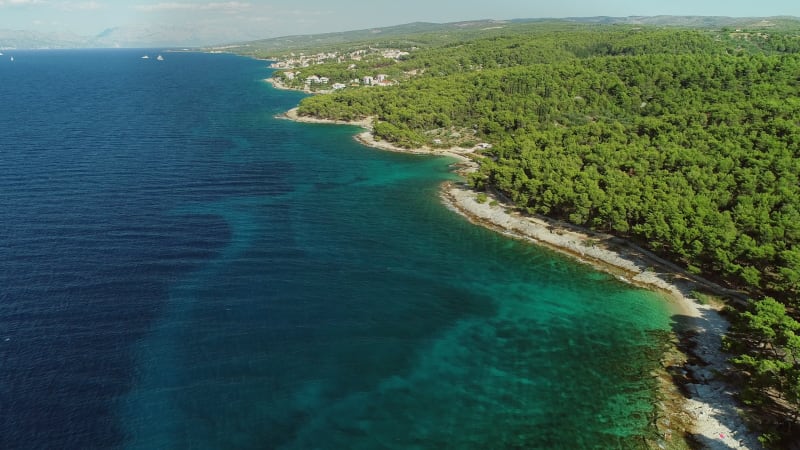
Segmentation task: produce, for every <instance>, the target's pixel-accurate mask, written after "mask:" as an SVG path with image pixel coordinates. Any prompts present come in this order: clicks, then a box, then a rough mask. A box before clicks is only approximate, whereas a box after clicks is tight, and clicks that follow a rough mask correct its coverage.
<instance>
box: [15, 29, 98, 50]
mask: <svg viewBox="0 0 800 450" xmlns="http://www.w3.org/2000/svg"><path fill="white" fill-rule="evenodd" d="M85 44H86V38H85V37H82V36H78V35H76V34H72V33H40V32H36V31H25V30H0V49H3V50H6V49H18V48H78V47H83V46H85Z"/></svg>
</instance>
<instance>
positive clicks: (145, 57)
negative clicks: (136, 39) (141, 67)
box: [142, 55, 150, 59]
mask: <svg viewBox="0 0 800 450" xmlns="http://www.w3.org/2000/svg"><path fill="white" fill-rule="evenodd" d="M142 59H150V57H149V56H147V55H144V56H142Z"/></svg>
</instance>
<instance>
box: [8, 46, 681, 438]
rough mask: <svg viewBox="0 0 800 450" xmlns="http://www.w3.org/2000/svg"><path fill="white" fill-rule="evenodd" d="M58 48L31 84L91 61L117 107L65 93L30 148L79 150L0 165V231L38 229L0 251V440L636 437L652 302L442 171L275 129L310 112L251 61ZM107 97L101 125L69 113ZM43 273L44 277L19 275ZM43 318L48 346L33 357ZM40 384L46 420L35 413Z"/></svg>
mask: <svg viewBox="0 0 800 450" xmlns="http://www.w3.org/2000/svg"><path fill="white" fill-rule="evenodd" d="M55 55H56V56H51V57H50V58H49V59H47V62H41V63H40V64H41V66H42V67H38V68H37V67H31V68H29V69H28V70H29V71H30V72H29V73H27V74H26V77H27V78H26V79H29V77H30V76H31V73H34V74H39V76H40V77H41V78H42V80H39V82H40V83H44V82H45V81H49V82H50V83H56V84H57V83H63V80H64V79H67V80H69V79H73V78H74V79H75V80H76V81H75V83H76V86H77V87H75V89H80V86H81V84H80V83H81V82H85V81H81V80H85V79H86V77H87V76H89V75H87V74H86V73H84V72H85V71H86V67H102V68H103V70H100V72H101V74H102V75H101V74H98V75H97V76H96V80H95V81H96V82H97V83H101V85H102V86H101V87H102V89H105V91H107V92H105V95H103V96H99V95H98V99H97V100H96V101H97V102H98V103H97V104H94V103H93V102H92V101H91V99H86V98H83V97H81V102H86V105H77V106H76V105H72V104H70V102H69V101H67V103H66V104H70V106H71V107H75V108H78V107H80V108H79V109H78V113H73V114H71V115H67V116H65V117H62V118H61V119H59V121H53V120H47V118H46V117H43V118H38V119H37V117H36V113H34V112H30V113H28V114H30V115H31V117H30V118H29V119H30V121H29V122H28V123H32V124H38V125H37V126H39V127H42V129H36V130H34V131H32V132H31V133H32V134H31V135H32V136H43V135H44V134H45V133H49V134H55V133H56V131H58V130H61V131H62V132H63V130H67V131H66V133H67V135H68V136H70V137H71V138H70V139H60V140H59V139H47V140H46V141H47V142H46V145H45V143H42V144H41V145H34V144H35V143H36V142H38V141H40V140H42V139H28V140H26V141H25V142H27V144H26V145H27V146H31V148H27V147H25V148H22V147H21V146H20V148H18V149H16V150H17V151H16V154H17V155H20V152H22V156H19V157H16V158H10V159H6V160H5V162H3V163H2V164H3V167H2V168H3V170H4V171H7V172H4V173H14V174H15V175H14V176H13V177H5V180H6V183H5V186H4V189H5V192H9V191H10V192H19V195H18V196H17V197H15V196H13V195H12V196H8V197H6V199H5V200H4V202H12V201H14V202H16V203H14V204H13V205H11V204H3V205H0V206H3V207H4V208H2V210H3V211H4V212H3V213H0V214H4V216H3V217H2V218H3V219H5V220H6V222H5V223H12V224H14V223H16V224H18V225H19V227H18V228H19V229H25V230H27V229H29V228H30V225H28V228H24V227H23V226H22V225H23V224H30V223H34V222H35V223H36V224H35V225H33V227H34V231H31V235H27V234H25V233H26V232H24V231H16V232H14V233H11V232H5V234H3V235H2V236H0V237H2V239H3V241H2V242H3V243H4V247H3V249H4V251H6V252H8V253H9V256H10V258H4V260H5V261H7V262H5V263H2V264H4V265H3V266H2V268H3V270H4V271H5V272H4V273H5V274H9V275H11V278H10V279H11V280H12V281H11V283H10V284H9V286H10V287H9V288H7V289H6V291H5V293H6V295H4V298H3V300H4V303H3V306H2V309H0V319H2V322H0V325H2V326H3V328H0V335H2V336H8V337H9V338H11V341H10V342H11V343H14V345H13V346H11V344H0V349H2V351H3V352H4V355H3V356H5V359H4V361H6V367H5V369H6V370H5V372H4V374H3V375H0V377H4V378H3V379H4V380H7V381H8V380H11V381H12V382H16V383H17V385H18V386H22V385H23V382H22V381H19V380H22V379H23V378H24V377H25V374H28V378H27V380H28V381H27V382H26V383H27V384H25V386H27V387H26V389H25V390H24V393H22V390H17V389H5V390H0V394H1V395H3V396H4V397H3V400H4V401H3V403H2V404H3V405H14V406H15V409H14V411H15V412H14V413H12V414H7V415H6V418H4V419H3V422H0V426H2V429H0V431H4V432H6V433H5V434H3V436H4V437H3V438H0V439H6V442H5V443H6V444H14V443H21V442H25V441H24V439H25V436H30V434H29V433H30V432H31V431H32V430H41V429H43V428H45V429H49V430H51V432H49V433H45V435H44V436H43V437H41V438H37V439H40V441H38V442H37V444H42V445H43V446H47V444H48V443H49V444H52V443H55V442H58V443H59V444H60V447H61V448H92V447H96V448H108V447H118V448H132V449H151V448H198V449H200V448H208V449H218V448H262V449H263V448H276V449H314V448H320V449H344V448H347V449H362V448H363V449H380V448H392V449H416V448H418V449H434V448H435V449H439V448H443V449H444V448H448V449H470V448H474V449H487V448H502V449H505V448H569V449H576V448H637V447H640V446H642V445H643V442H644V441H643V439H644V438H645V437H648V436H650V433H651V431H650V430H648V429H647V423H648V420H649V418H650V417H651V415H652V412H653V406H652V404H653V395H654V388H655V385H654V383H653V381H652V377H651V376H650V372H651V370H652V369H653V367H654V366H655V364H656V363H657V361H658V358H659V357H660V354H659V352H658V349H659V348H661V342H662V339H663V337H664V335H665V333H666V332H668V330H669V328H670V311H669V310H668V308H667V305H666V303H665V302H664V301H663V299H662V298H660V297H659V296H658V295H656V294H653V293H649V292H646V291H642V290H638V289H633V288H631V287H630V286H627V285H624V284H621V283H619V282H618V281H617V280H615V279H613V277H611V276H608V275H605V274H600V273H597V272H595V271H593V270H592V269H591V268H589V267H586V266H583V265H580V264H576V263H574V262H572V261H570V260H567V259H565V258H562V257H560V256H558V255H556V254H553V253H552V252H550V251H547V250H543V249H539V248H536V247H534V246H531V245H528V244H525V243H521V242H517V241H514V240H510V239H508V238H505V237H503V236H500V235H498V234H496V233H493V232H491V231H488V230H485V229H482V228H480V227H477V226H474V225H472V224H470V223H469V222H467V221H466V220H465V219H463V218H462V217H460V216H458V215H457V214H455V213H453V212H451V211H449V210H447V209H446V208H445V207H443V206H442V204H441V202H440V200H439V198H438V192H439V186H440V184H441V183H442V182H443V181H444V180H451V179H454V177H455V176H454V175H453V174H452V173H451V172H450V168H449V164H450V163H452V161H450V160H448V159H445V158H433V157H421V156H412V155H402V154H394V153H385V152H380V151H377V150H373V149H369V148H365V147H363V146H361V145H359V144H358V143H356V142H355V141H354V140H353V139H352V135H353V134H354V133H355V132H356V131H357V129H355V128H353V127H343V126H328V125H308V124H297V123H293V122H289V121H285V120H279V119H275V118H274V117H273V116H274V115H275V114H277V113H279V112H282V111H285V110H286V109H288V108H290V107H291V106H293V105H295V104H296V103H297V102H298V101H299V100H300V98H302V96H301V95H299V94H297V93H291V92H281V91H276V90H273V89H272V88H270V87H269V86H268V85H266V84H265V83H263V81H261V79H262V78H266V77H267V76H268V75H269V71H268V70H267V69H265V68H264V63H263V62H258V61H253V60H248V59H243V58H237V57H233V56H228V55H203V54H169V55H167V58H166V61H164V63H165V64H163V65H161V66H156V65H149V66H141V64H144V62H143V61H141V60H139V59H138V56H140V55H138V54H133V53H132V52H85V53H79V54H78V55H79V57H80V59H81V63H80V64H78V63H75V62H74V60H75V58H76V56H75V54H74V53H72V54H70V56H69V58H66V57H65V58H63V59H58V55H61V54H60V53H57V52H55ZM34 56H35V55H34ZM34 56H32V57H31V58H34ZM16 60H17V61H23V62H24V61H26V58H20V57H17V58H16ZM153 63H155V62H154V61H153ZM31 64H32V63H31ZM136 64H139V65H136ZM53 68H57V71H56V70H53ZM45 69H48V70H45ZM3 70H6V69H3ZM132 70H135V71H140V72H137V74H138V75H137V76H135V77H132V76H128V77H126V82H125V83H119V82H109V81H108V80H109V79H111V80H113V79H115V78H114V77H115V76H116V77H117V78H116V79H119V77H121V76H123V75H124V74H130V72H131V71H132ZM73 72H74V74H73ZM109 72H110V73H109ZM56 73H58V74H59V75H58V76H56V75H55V74H56ZM91 73H93V72H91V71H90V74H91ZM48 74H51V75H48ZM48 77H49V78H48ZM58 80H62V81H58ZM93 80H94V79H93ZM103 80H105V81H103ZM56 87H58V88H59V89H60V90H61V91H63V90H64V89H65V88H64V87H63V86H56ZM16 88H17V89H22V88H21V87H19V86H16ZM54 89H55V88H54ZM95 89H97V86H96V85H95ZM109 93H110V94H112V95H111V97H109V96H108V94H109ZM43 98H44V97H43ZM108 98H117V99H118V100H117V101H115V102H111V105H110V106H109V105H106V106H105V108H106V109H109V111H107V112H106V113H104V114H99V113H98V114H96V113H94V112H92V113H86V114H81V113H80V111H92V108H95V110H96V109H97V108H100V106H98V105H100V102H101V101H103V100H102V99H108ZM29 101H33V100H30V99H29ZM50 101H51V102H52V98H51V99H50ZM57 110H58V108H54V111H57ZM97 117H101V118H102V121H101V122H97ZM91 118H94V119H95V122H91V125H89V122H88V121H89V120H90V119H91ZM37 120H38V121H37ZM98 123H99V124H100V125H98ZM98 126H99V127H101V128H102V129H103V130H105V131H104V132H101V131H100V130H96V129H95V128H94V127H98ZM49 127H56V128H57V129H55V130H53V129H50V128H49ZM75 130H78V131H75ZM108 130H115V133H111V132H109V131H108ZM120 130H121V131H120ZM18 133H19V134H20V135H21V136H22V135H23V134H24V133H23V132H22V131H18ZM120 133H121V134H120ZM73 135H74V136H73ZM72 137H74V139H72ZM20 139H21V138H20ZM14 142H17V143H19V142H20V140H19V139H18V140H16V141H14ZM60 143H63V144H62V145H61V146H59V144H60ZM16 145H18V146H19V144H16ZM75 155H79V157H77V158H76V156H75ZM67 156H69V158H67ZM32 158H39V159H38V160H37V161H39V162H43V161H51V162H52V161H58V164H51V166H50V167H49V168H48V169H47V170H46V171H45V170H43V169H41V167H40V166H37V165H35V164H34V163H33V162H31V161H32ZM65 161H67V162H66V163H65ZM70 161H71V162H70ZM40 173H41V174H40ZM9 180H11V181H9ZM31 192H33V193H34V194H31ZM9 198H17V200H8V199H9ZM53 199H55V200H53ZM87 199H88V200H89V201H87ZM31 205H32V206H31ZM12 206H14V207H16V208H12ZM26 208H27V209H26ZM43 211H45V212H47V214H48V215H47V216H45V217H47V218H48V220H44V221H43V220H41V217H42V212H43ZM37 218H38V219H39V220H35V219H37ZM50 219H52V220H50ZM67 219H69V220H71V221H73V222H74V223H75V225H65V220H67ZM15 221H16V222H15ZM70 223H72V222H70ZM42 236H45V237H47V236H49V238H46V239H49V241H48V242H49V243H48V242H42V243H39V242H38V241H37V239H43V238H42ZM53 243H55V250H54V251H51V250H52V249H53V248H54V244H53ZM25 251H27V252H28V253H30V254H37V255H45V254H48V253H51V254H56V255H59V258H60V259H58V260H57V261H53V260H52V258H42V259H41V260H36V261H34V262H31V261H32V260H31V259H30V258H26V257H25V256H24V252H25ZM87 255H88V256H87ZM8 261H11V262H8ZM15 261H16V262H15ZM37 264H38V266H36V265H37ZM109 267H110V268H109ZM34 269H35V270H38V271H39V272H37V273H42V274H46V275H43V276H42V277H41V278H38V279H34V280H32V279H31V276H30V275H29V274H30V272H27V273H28V275H24V274H23V273H24V272H25V271H26V270H27V271H30V270H34ZM62 275H63V276H62ZM33 282H38V283H40V284H42V287H41V289H40V291H36V292H35V293H34V294H32V293H31V292H32V291H31V289H34V290H35V289H36V288H32V287H31V283H33ZM45 285H46V286H45ZM20 311H23V312H20ZM64 311H67V312H69V314H64ZM43 317H46V320H48V321H52V322H53V323H54V324H57V326H58V332H57V336H58V339H56V338H53V339H50V340H46V341H42V334H43V333H47V332H48V330H49V328H45V329H43V328H41V327H40V326H39V325H37V324H41V323H42V321H43V320H45V319H43ZM47 323H50V322H47ZM26 333H28V334H30V336H29V337H28V335H27V334H26ZM37 333H39V334H37ZM53 333H55V328H54V329H53ZM76 346H77V349H76ZM78 349H79V350H78ZM63 352H73V353H75V355H77V356H75V358H78V359H72V360H70V359H68V358H66V357H65V356H61V357H59V356H58V355H62V354H63ZM55 360H58V361H60V362H59V363H58V364H56V363H53V361H55ZM32 361H38V362H37V363H36V364H37V365H35V366H34V365H33V362H32ZM32 367H33V368H32ZM34 369H35V370H34ZM31 373H36V374H37V375H36V376H34V377H30V374H31ZM65 379H74V380H75V381H74V384H69V383H63V381H64V380H65ZM15 380H16V381H15ZM54 382H59V384H61V385H64V386H65V387H64V388H63V389H62V390H60V392H61V394H62V397H61V401H60V402H59V405H61V406H60V407H59V408H55V409H52V408H51V409H50V410H47V411H48V412H45V410H46V408H45V406H46V405H47V404H48V403H47V400H46V399H47V398H49V396H50V395H51V391H48V389H51V388H52V386H53V383H54ZM62 391H63V392H62ZM61 423H66V424H68V425H64V426H60V425H58V424H61ZM76 430H77V431H76ZM15 439H18V440H15ZM28 439H30V438H28ZM29 442H30V441H29ZM0 443H2V442H0ZM8 447H11V445H8Z"/></svg>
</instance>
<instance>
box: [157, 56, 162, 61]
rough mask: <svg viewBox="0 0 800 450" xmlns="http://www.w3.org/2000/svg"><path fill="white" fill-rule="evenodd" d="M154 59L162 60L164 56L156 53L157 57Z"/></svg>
mask: <svg viewBox="0 0 800 450" xmlns="http://www.w3.org/2000/svg"><path fill="white" fill-rule="evenodd" d="M156 59H157V60H159V61H163V60H164V57H163V56H161V55H158V57H157V58H156Z"/></svg>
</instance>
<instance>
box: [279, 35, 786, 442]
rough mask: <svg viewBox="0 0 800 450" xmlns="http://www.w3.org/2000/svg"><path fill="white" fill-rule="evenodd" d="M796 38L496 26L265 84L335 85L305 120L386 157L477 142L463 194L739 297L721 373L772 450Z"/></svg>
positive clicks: (296, 71)
mask: <svg viewBox="0 0 800 450" xmlns="http://www.w3.org/2000/svg"><path fill="white" fill-rule="evenodd" d="M798 30H800V24H798V22H794V21H785V22H781V23H769V22H766V21H761V22H758V23H754V24H752V25H751V26H742V27H736V28H734V27H717V28H713V27H712V28H709V29H705V28H695V29H688V28H681V27H648V26H635V25H586V24H570V23H535V24H499V25H497V26H493V27H485V33H481V32H478V31H473V32H470V33H464V34H462V35H458V34H455V35H454V36H448V37H442V36H441V35H439V36H438V38H435V39H434V38H433V37H432V35H431V34H430V33H429V34H421V35H419V36H417V37H415V38H411V37H408V36H406V37H402V38H400V37H394V38H391V39H386V40H383V41H375V42H370V43H361V44H351V45H350V47H345V46H342V47H341V48H342V53H340V54H339V56H338V57H335V58H327V59H326V58H323V59H322V60H320V61H318V62H319V63H318V64H314V65H303V66H302V67H294V66H291V65H286V66H284V67H282V70H280V71H277V72H276V73H275V75H274V77H275V79H276V80H278V82H280V83H283V84H284V85H286V86H288V87H295V88H305V89H306V90H309V91H314V90H320V89H323V88H329V89H328V90H330V91H332V93H331V94H330V95H318V96H311V97H307V98H305V99H304V100H303V101H302V102H301V104H300V106H299V110H298V113H299V114H300V115H301V116H314V117H318V118H324V119H331V120H344V121H352V120H359V119H365V118H372V119H373V125H372V131H373V133H374V135H375V136H376V138H378V139H382V140H385V141H388V142H390V143H392V144H394V145H397V146H400V147H406V148H416V147H421V146H427V147H430V148H449V147H452V146H461V147H464V148H476V149H477V150H476V156H475V158H476V159H477V161H478V162H479V164H480V168H479V170H478V171H476V172H474V173H472V174H471V175H470V176H469V183H470V184H471V185H472V187H473V188H475V189H478V190H481V191H484V190H485V191H490V192H494V193H497V194H499V195H502V196H504V197H506V198H508V199H510V200H511V201H512V202H513V203H514V205H516V207H517V208H518V209H519V210H520V211H521V212H523V213H528V214H536V215H542V216H545V217H548V218H552V219H557V220H562V221H565V222H568V223H571V224H574V225H578V226H581V227H585V228H588V229H592V230H596V231H599V232H604V233H610V234H613V235H615V236H618V237H621V238H624V239H626V240H629V241H631V242H634V243H636V244H637V245H639V246H642V247H644V248H647V249H648V250H651V251H653V252H655V253H656V254H658V255H660V256H662V257H664V258H666V259H668V260H670V261H672V262H674V263H676V264H678V265H680V266H682V267H684V268H685V269H686V270H687V271H689V272H690V273H694V274H697V275H701V276H703V277H705V278H708V279H712V280H714V281H716V282H718V283H720V284H722V285H724V286H726V287H727V288H730V289H733V290H736V291H738V292H740V293H741V294H742V296H745V297H747V298H750V299H751V300H750V303H749V305H748V306H747V307H738V306H735V305H732V306H731V307H730V308H729V309H730V310H731V314H732V315H731V317H732V319H731V321H732V323H733V325H734V326H733V331H732V332H731V333H730V334H729V335H728V336H727V337H726V339H725V346H726V347H725V348H726V349H727V350H728V351H730V352H732V353H733V354H734V355H735V356H734V358H733V360H732V362H733V363H734V365H735V366H736V367H737V369H738V372H737V373H733V374H727V375H728V376H730V377H732V379H734V380H735V381H736V380H738V382H739V383H740V385H741V386H742V393H741V395H740V399H741V400H742V401H743V402H744V403H745V404H748V405H750V406H753V407H755V408H762V409H761V410H759V411H761V412H764V413H765V414H766V412H767V411H768V413H769V414H768V415H769V417H770V420H768V421H763V422H762V423H761V427H762V430H761V431H762V433H763V434H762V442H763V443H764V444H765V445H767V446H776V447H783V448H785V447H784V446H785V445H786V444H787V443H791V442H797V441H796V440H795V439H797V429H798V427H800V425H798V414H800V336H799V335H800V323H798V321H797V319H798V307H800V32H798ZM386 50H391V53H390V54H389V55H387V53H386ZM342 55H358V58H355V59H354V58H352V57H349V58H343V57H342ZM312 76H313V77H315V78H313V79H311V81H309V77H312ZM375 79H379V80H380V83H375V81H374V80H375ZM322 80H324V82H322ZM334 85H335V87H334V88H332V89H330V86H334Z"/></svg>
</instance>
